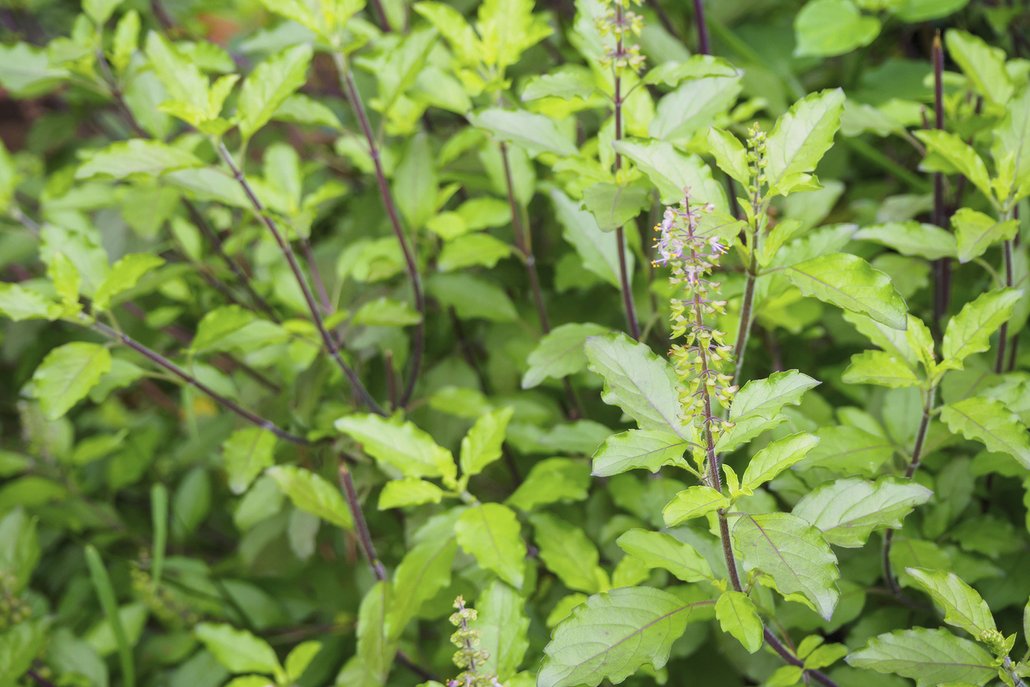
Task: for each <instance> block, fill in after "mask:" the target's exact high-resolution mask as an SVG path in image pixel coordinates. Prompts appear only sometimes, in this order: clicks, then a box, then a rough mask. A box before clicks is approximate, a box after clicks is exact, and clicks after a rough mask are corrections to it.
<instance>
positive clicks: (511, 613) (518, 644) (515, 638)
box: [474, 581, 529, 681]
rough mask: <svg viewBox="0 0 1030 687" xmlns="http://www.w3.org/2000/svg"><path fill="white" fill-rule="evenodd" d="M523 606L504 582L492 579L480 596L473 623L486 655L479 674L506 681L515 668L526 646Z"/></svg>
mask: <svg viewBox="0 0 1030 687" xmlns="http://www.w3.org/2000/svg"><path fill="white" fill-rule="evenodd" d="M525 606H526V602H525V599H523V598H522V597H521V596H520V595H519V594H518V592H516V591H515V590H514V589H512V588H511V587H509V586H508V585H506V584H504V583H503V582H498V581H494V582H491V583H490V586H489V587H487V588H486V590H485V591H484V592H482V593H481V594H480V595H479V598H478V599H477V600H476V610H477V611H478V616H479V617H478V618H477V619H476V622H475V625H474V626H475V629H476V630H477V631H478V632H479V646H480V648H481V649H483V651H485V652H486V653H487V654H488V657H487V658H486V660H485V661H484V662H483V664H482V668H481V669H480V674H482V675H493V676H496V677H497V679H498V680H503V681H507V680H508V679H509V678H511V677H512V676H513V675H514V674H515V672H516V671H517V670H518V668H519V664H521V663H522V659H523V657H525V655H526V650H527V649H529V638H528V631H529V618H528V617H527V616H526V613H525V611H524V609H525Z"/></svg>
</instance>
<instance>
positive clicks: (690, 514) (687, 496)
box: [662, 485, 730, 527]
mask: <svg viewBox="0 0 1030 687" xmlns="http://www.w3.org/2000/svg"><path fill="white" fill-rule="evenodd" d="M729 505H730V500H729V499H728V498H726V497H725V496H723V495H722V494H721V493H720V492H718V491H716V490H715V489H713V488H711V487H707V486H704V485H697V486H693V487H687V488H686V489H684V490H683V491H681V492H679V493H678V494H676V496H674V497H673V499H672V501H669V503H667V504H666V505H665V508H663V509H662V517H664V518H665V524H666V525H667V526H669V527H675V526H676V525H678V524H680V523H682V522H686V521H687V520H691V519H693V518H700V517H702V516H705V515H708V514H709V513H714V512H715V511H717V510H719V509H720V508H726V507H727V506H729Z"/></svg>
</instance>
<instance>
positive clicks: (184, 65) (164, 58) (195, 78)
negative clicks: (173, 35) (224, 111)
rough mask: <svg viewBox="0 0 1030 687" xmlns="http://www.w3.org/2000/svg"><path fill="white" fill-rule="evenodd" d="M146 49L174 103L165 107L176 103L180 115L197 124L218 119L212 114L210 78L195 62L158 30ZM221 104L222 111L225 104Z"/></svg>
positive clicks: (147, 42) (147, 41) (216, 113)
mask: <svg viewBox="0 0 1030 687" xmlns="http://www.w3.org/2000/svg"><path fill="white" fill-rule="evenodd" d="M145 50H146V53H147V58H148V59H149V60H150V64H151V66H152V67H153V68H154V71H155V72H156V73H157V78H158V79H160V81H161V84H162V85H163V86H164V87H165V90H166V91H167V92H168V96H169V98H170V101H166V103H163V104H168V102H171V103H173V104H175V105H176V106H177V107H178V108H179V110H180V111H179V112H176V115H177V116H181V117H182V118H183V119H185V120H186V121H187V122H189V123H190V124H194V125H198V124H200V123H202V122H204V121H207V120H209V119H213V118H214V117H217V116H218V111H215V112H212V111H211V110H212V108H211V100H209V88H208V80H207V77H205V76H204V75H203V74H202V73H201V72H200V69H199V68H198V67H197V65H196V64H195V63H193V62H192V61H190V60H189V59H187V58H186V57H185V56H183V55H182V54H181V53H180V52H179V50H178V49H177V48H176V47H175V46H174V45H173V44H171V43H169V42H168V41H167V40H165V38H164V37H163V36H162V35H161V34H160V33H158V32H156V31H150V32H149V33H148V34H147V40H146V48H145ZM218 105H219V107H218V110H219V111H220V110H221V103H218Z"/></svg>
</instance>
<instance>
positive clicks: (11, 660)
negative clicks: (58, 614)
mask: <svg viewBox="0 0 1030 687" xmlns="http://www.w3.org/2000/svg"><path fill="white" fill-rule="evenodd" d="M47 630H48V623H47V622H46V621H45V620H42V619H40V620H29V621H26V622H22V623H15V625H14V626H13V627H11V628H10V629H9V630H7V631H6V632H3V633H0V681H3V682H4V683H5V684H9V685H16V684H18V682H19V678H21V677H22V676H23V675H25V673H26V672H27V671H28V670H29V668H31V667H32V664H33V661H35V660H36V657H37V656H39V655H40V654H41V653H42V652H44V651H45V650H46V646H47V641H48V639H49V638H48V632H47Z"/></svg>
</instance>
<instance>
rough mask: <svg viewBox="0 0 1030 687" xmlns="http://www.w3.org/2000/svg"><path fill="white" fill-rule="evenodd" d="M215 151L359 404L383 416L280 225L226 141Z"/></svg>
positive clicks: (383, 412) (219, 144) (220, 143)
mask: <svg viewBox="0 0 1030 687" xmlns="http://www.w3.org/2000/svg"><path fill="white" fill-rule="evenodd" d="M218 154H219V156H220V157H221V158H222V160H223V161H224V162H225V164H226V165H227V166H228V167H229V169H230V170H231V171H232V174H233V177H234V178H235V179H236V182H237V183H238V184H239V185H240V187H241V188H242V189H243V192H244V194H245V195H246V196H247V199H248V200H249V201H250V205H251V207H252V209H253V210H254V213H255V214H256V215H257V216H258V219H260V220H261V222H262V223H263V224H264V225H265V227H266V228H267V229H268V231H269V232H270V233H271V234H272V237H273V238H274V239H275V242H276V243H277V244H278V245H279V250H280V251H282V254H283V256H284V257H285V258H286V262H287V264H289V266H290V271H291V272H293V278H294V279H295V280H296V282H297V285H298V286H299V287H300V290H301V294H302V295H303V296H304V302H305V304H306V305H307V308H308V313H309V314H310V315H311V321H312V322H313V323H314V325H315V328H316V329H317V330H318V333H319V335H320V336H321V337H322V344H323V346H324V347H325V350H326V352H327V353H329V356H330V357H331V358H332V359H333V360H334V361H335V362H336V365H337V366H338V367H339V368H340V370H341V371H342V372H343V374H344V376H346V377H347V380H348V381H349V382H350V384H351V388H352V389H353V390H354V391H355V393H357V395H358V397H359V398H360V399H361V401H362V403H364V404H365V406H366V407H367V408H368V409H369V410H371V411H372V412H374V413H377V414H379V415H386V411H384V410H383V408H382V407H381V406H380V405H379V404H378V403H377V402H376V400H375V399H374V398H372V394H370V393H369V392H368V389H366V388H365V385H364V384H362V382H361V379H360V378H359V377H358V375H357V373H356V372H355V371H354V369H353V368H352V367H351V366H350V365H348V364H347V361H346V360H344V359H343V355H341V353H340V347H339V345H337V343H336V339H335V338H334V337H333V335H332V334H331V333H330V332H329V330H328V329H327V328H326V326H325V321H324V320H323V319H322V313H321V311H320V310H319V307H318V303H316V302H315V296H314V294H312V293H311V287H310V286H309V285H308V281H307V278H306V277H305V276H304V272H303V271H302V270H301V267H300V263H299V262H297V256H296V254H295V253H294V252H293V248H291V247H290V243H289V241H287V240H286V237H285V236H284V235H283V233H282V232H281V231H280V230H279V226H278V225H277V224H276V222H275V220H273V219H272V217H271V216H270V215H269V214H268V212H267V210H266V209H265V206H264V204H263V203H262V202H261V200H260V199H259V198H258V197H257V195H256V194H255V193H254V189H253V188H252V187H251V185H250V183H249V182H248V181H247V177H245V176H244V175H243V170H241V169H240V167H239V165H237V164H236V161H235V160H234V159H233V157H232V154H231V153H230V152H229V149H228V148H226V147H225V143H222V142H219V143H218Z"/></svg>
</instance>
